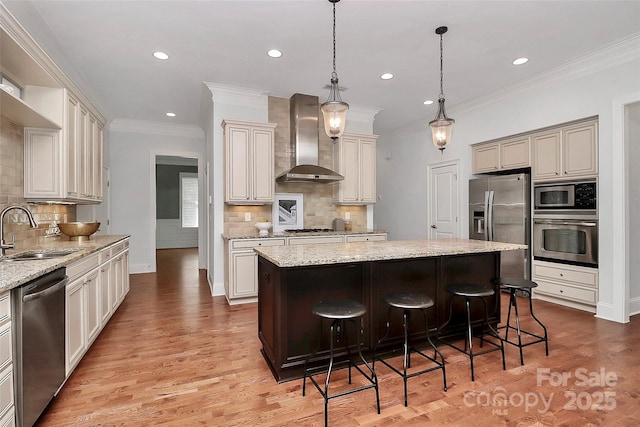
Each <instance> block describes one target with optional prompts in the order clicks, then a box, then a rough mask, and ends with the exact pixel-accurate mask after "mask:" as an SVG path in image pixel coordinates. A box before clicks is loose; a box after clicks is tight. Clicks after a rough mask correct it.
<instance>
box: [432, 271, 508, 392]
mask: <svg viewBox="0 0 640 427" xmlns="http://www.w3.org/2000/svg"><path fill="white" fill-rule="evenodd" d="M446 290H447V292H448V293H450V294H451V299H450V300H449V319H448V320H447V321H446V322H445V323H444V324H443V325H442V326H441V327H440V330H442V329H443V328H444V327H445V326H446V325H447V324H449V322H451V319H452V317H453V298H454V297H460V298H464V300H465V305H466V309H467V319H466V320H467V322H466V323H467V324H466V328H467V330H466V337H465V343H464V349H461V348H460V347H457V346H455V345H454V344H451V343H449V342H447V341H444V340H440V341H442V342H443V343H444V344H446V345H448V346H449V347H451V348H454V349H455V350H458V351H460V352H461V353H464V354H466V355H467V356H469V361H470V363H471V381H475V373H474V370H473V358H474V357H477V356H480V355H482V354H487V353H491V352H493V351H498V350H500V353H501V354H502V369H503V370H505V369H506V368H507V367H506V364H505V361H504V345H503V344H502V338H500V335H499V334H498V331H496V329H495V328H494V327H493V326H491V324H490V323H489V318H488V315H487V302H486V301H485V297H490V296H493V295H495V291H494V290H493V289H489V288H486V287H484V286H481V285H476V284H472V283H455V284H451V285H447V287H446ZM472 300H480V301H482V305H483V309H484V310H483V311H484V323H483V324H482V325H481V326H482V330H481V334H480V347H482V344H483V343H484V342H486V343H487V344H489V345H490V346H491V348H490V349H487V350H483V351H480V352H476V353H474V352H473V327H472V325H471V301H472ZM485 326H486V327H487V328H488V329H489V332H488V335H490V336H493V337H494V338H496V339H498V343H495V342H493V341H485V340H484V334H485V329H484V328H485ZM467 344H468V345H469V350H467Z"/></svg>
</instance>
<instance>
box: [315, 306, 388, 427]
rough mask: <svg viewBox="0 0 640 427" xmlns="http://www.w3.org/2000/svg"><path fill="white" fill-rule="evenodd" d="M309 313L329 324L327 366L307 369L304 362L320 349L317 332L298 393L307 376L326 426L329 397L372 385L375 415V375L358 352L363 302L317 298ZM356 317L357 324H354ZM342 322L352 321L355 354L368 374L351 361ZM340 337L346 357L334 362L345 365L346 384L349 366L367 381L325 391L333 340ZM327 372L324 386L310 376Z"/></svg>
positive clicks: (329, 377)
mask: <svg viewBox="0 0 640 427" xmlns="http://www.w3.org/2000/svg"><path fill="white" fill-rule="evenodd" d="M311 311H312V313H313V314H315V315H316V316H319V317H320V318H321V319H329V320H331V326H330V336H329V342H330V344H329V365H328V367H327V368H326V369H325V367H324V366H322V367H315V368H307V363H308V361H309V359H310V358H312V357H313V356H315V354H316V353H317V352H318V350H319V348H320V336H321V333H320V335H319V336H318V347H316V350H315V351H314V352H313V353H312V354H311V355H310V356H309V357H308V358H307V360H306V361H305V366H304V377H303V378H302V395H303V396H304V395H305V391H306V385H307V377H309V379H310V380H311V382H312V383H313V385H315V386H316V388H317V389H318V391H319V392H320V394H321V395H322V397H323V398H324V425H325V426H327V425H328V420H329V419H328V405H329V399H333V398H334V397H340V396H344V395H347V394H351V393H356V392H358V391H362V390H367V389H370V388H375V390H376V405H377V407H378V414H379V413H380V396H379V394H378V378H377V377H376V373H375V371H374V370H373V367H372V366H370V365H369V363H367V361H366V360H365V358H364V356H363V355H362V351H361V349H360V346H361V343H362V341H363V333H362V316H363V315H364V314H365V313H366V312H367V309H366V308H365V306H364V305H362V304H361V303H359V302H357V301H352V300H337V301H321V302H318V303H317V304H315V305H314V306H313V308H312V309H311ZM356 319H359V320H360V326H359V327H358V324H357V323H356ZM346 321H348V322H349V323H352V324H353V325H354V327H355V328H356V337H357V341H358V342H357V345H356V348H357V349H358V355H359V356H360V359H361V360H362V363H364V365H365V366H366V367H367V369H368V370H369V372H370V374H367V373H366V372H365V371H363V370H362V369H360V367H359V366H358V365H357V364H356V363H354V362H353V361H352V360H351V351H350V349H349V342H348V340H347V331H346V329H345V326H346ZM320 332H322V320H321V321H320ZM341 337H343V338H344V346H345V348H346V350H347V359H346V360H344V361H340V362H335V365H338V364H343V363H346V364H347V365H348V367H349V384H351V367H352V366H353V367H354V368H356V370H358V371H359V372H360V373H361V374H362V376H363V377H365V378H366V379H367V381H368V382H369V384H365V385H363V386H360V387H357V388H352V389H349V390H345V391H341V392H339V393H334V394H329V382H330V381H331V372H332V371H333V369H334V340H335V341H336V343H339V342H340V341H341ZM325 371H326V373H327V376H326V379H325V382H324V389H323V388H321V387H320V385H319V384H318V382H317V381H316V380H315V378H313V375H316V374H319V373H322V372H325Z"/></svg>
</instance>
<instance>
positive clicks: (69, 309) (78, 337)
mask: <svg viewBox="0 0 640 427" xmlns="http://www.w3.org/2000/svg"><path fill="white" fill-rule="evenodd" d="M98 263H99V258H98V255H97V254H95V255H90V256H88V257H85V258H82V259H81V260H79V261H77V262H75V263H73V264H71V265H70V266H68V267H67V276H68V277H69V283H68V284H67V287H66V300H65V330H66V333H65V346H66V372H67V376H69V374H70V373H71V372H72V371H73V369H74V368H75V367H76V365H77V364H78V362H80V359H81V358H82V356H84V353H85V352H86V350H87V349H88V347H89V345H90V343H91V342H92V340H93V339H95V337H96V336H97V335H98V333H99V331H100V326H101V322H100V311H99V307H100V301H99V299H98V298H99V292H98V277H99V269H98Z"/></svg>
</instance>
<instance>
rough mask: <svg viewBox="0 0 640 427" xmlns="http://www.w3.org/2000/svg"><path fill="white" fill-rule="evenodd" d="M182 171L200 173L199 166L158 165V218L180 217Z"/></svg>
mask: <svg viewBox="0 0 640 427" xmlns="http://www.w3.org/2000/svg"><path fill="white" fill-rule="evenodd" d="M180 172H188V173H196V174H197V173H198V167H197V166H182V165H156V218H157V219H179V218H180Z"/></svg>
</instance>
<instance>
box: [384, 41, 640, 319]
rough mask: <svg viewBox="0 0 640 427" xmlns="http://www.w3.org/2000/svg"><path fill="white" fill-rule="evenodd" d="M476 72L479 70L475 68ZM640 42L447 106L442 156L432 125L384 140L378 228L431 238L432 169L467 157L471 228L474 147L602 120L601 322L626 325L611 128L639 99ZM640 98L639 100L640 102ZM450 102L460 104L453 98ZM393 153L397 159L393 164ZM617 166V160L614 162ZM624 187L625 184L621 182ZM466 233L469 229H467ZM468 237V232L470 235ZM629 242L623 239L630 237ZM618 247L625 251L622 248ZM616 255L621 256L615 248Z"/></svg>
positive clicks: (464, 170) (620, 202) (619, 196)
mask: <svg viewBox="0 0 640 427" xmlns="http://www.w3.org/2000/svg"><path fill="white" fill-rule="evenodd" d="M469 72H473V70H472V69H470V70H469ZM639 75H640V37H636V38H634V39H631V40H628V41H626V42H624V43H620V44H618V45H615V46H609V47H608V48H607V49H604V50H602V51H601V52H598V53H596V54H593V55H590V56H589V57H585V58H581V59H579V60H577V61H575V62H574V63H572V64H567V65H566V66H564V67H560V68H558V69H556V70H553V71H552V72H549V73H545V74H544V75H540V76H538V77H536V78H534V79H530V80H527V81H523V82H520V83H519V84H517V85H512V86H510V87H507V88H504V89H503V90H501V91H498V92H495V93H491V94H487V96H486V97H484V98H483V99H479V100H476V101H475V102H471V103H468V104H465V105H462V106H457V108H448V112H449V115H450V116H451V117H452V118H454V119H455V120H456V124H455V128H454V131H453V132H454V133H453V138H452V142H451V145H450V147H448V148H447V149H446V150H445V151H444V154H443V155H440V153H439V152H438V150H436V149H435V148H434V147H433V145H432V143H431V136H430V134H429V132H428V131H427V122H428V121H429V120H430V118H429V117H425V119H424V121H422V122H420V123H416V124H414V125H413V126H409V127H406V128H405V129H402V130H397V131H395V132H390V133H387V134H382V135H381V136H380V138H379V144H378V191H379V195H380V196H381V200H379V201H378V203H377V204H376V206H375V218H376V226H377V227H379V228H384V229H387V230H389V232H390V237H391V238H393V239H397V238H423V237H424V236H426V218H427V206H426V192H427V189H426V167H427V164H432V163H435V162H440V161H445V160H453V159H458V158H459V159H460V165H461V167H460V174H461V176H460V177H459V178H460V179H459V183H460V199H461V204H460V206H461V207H462V209H461V210H460V219H461V221H463V224H466V223H467V221H468V219H467V216H468V212H467V210H466V209H465V206H467V204H468V203H467V193H468V188H467V185H466V183H467V180H468V179H469V177H470V175H471V149H470V147H469V145H470V144H473V143H477V142H481V141H486V140H491V139H495V138H499V137H504V136H508V135H513V134H516V133H520V132H526V131H531V130H535V129H539V128H543V127H547V126H551V125H555V124H559V123H564V122H568V121H571V120H576V119H580V118H584V117H589V116H596V115H597V116H599V142H600V151H599V169H600V174H599V185H600V189H599V196H600V199H599V201H598V202H599V206H600V208H599V215H600V245H599V246H600V260H599V267H600V271H599V272H600V302H599V304H598V309H597V310H598V311H597V315H598V316H599V317H604V318H609V319H615V320H618V321H626V320H627V319H625V314H624V313H625V311H626V309H625V308H624V306H625V302H624V301H622V299H623V298H620V295H623V294H624V292H625V289H624V286H625V283H624V280H618V277H619V275H620V274H621V272H620V271H619V270H621V269H622V270H624V268H625V267H624V265H622V266H621V265H620V263H619V261H618V260H617V259H615V256H614V253H615V250H617V249H616V244H618V245H619V240H618V241H616V239H619V237H620V234H621V233H623V232H624V230H620V229H619V227H623V225H622V224H619V221H618V219H617V216H616V213H617V212H619V211H624V210H625V200H624V191H623V190H624V189H623V188H618V186H619V185H618V181H619V179H618V176H617V173H619V172H620V171H621V170H622V171H624V164H618V163H623V161H622V157H620V159H621V160H618V157H617V156H616V155H614V153H612V152H613V151H614V150H612V147H613V144H614V143H616V144H617V142H615V141H614V140H615V139H616V138H615V137H614V136H613V135H614V128H613V124H612V116H614V114H615V111H614V110H615V108H614V107H615V105H614V104H615V100H617V99H620V98H621V97H625V96H628V95H629V94H634V93H640V79H639V78H638V76H639ZM638 100H640V98H639V99H638ZM448 101H450V102H452V101H454V100H448ZM389 153H391V157H392V158H391V159H386V157H388V156H389ZM614 160H615V162H614ZM620 185H623V183H620ZM462 229H463V230H466V227H462ZM466 233H468V231H465V234H466ZM623 236H624V235H623ZM618 248H619V246H618ZM614 249H615V250H614Z"/></svg>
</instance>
